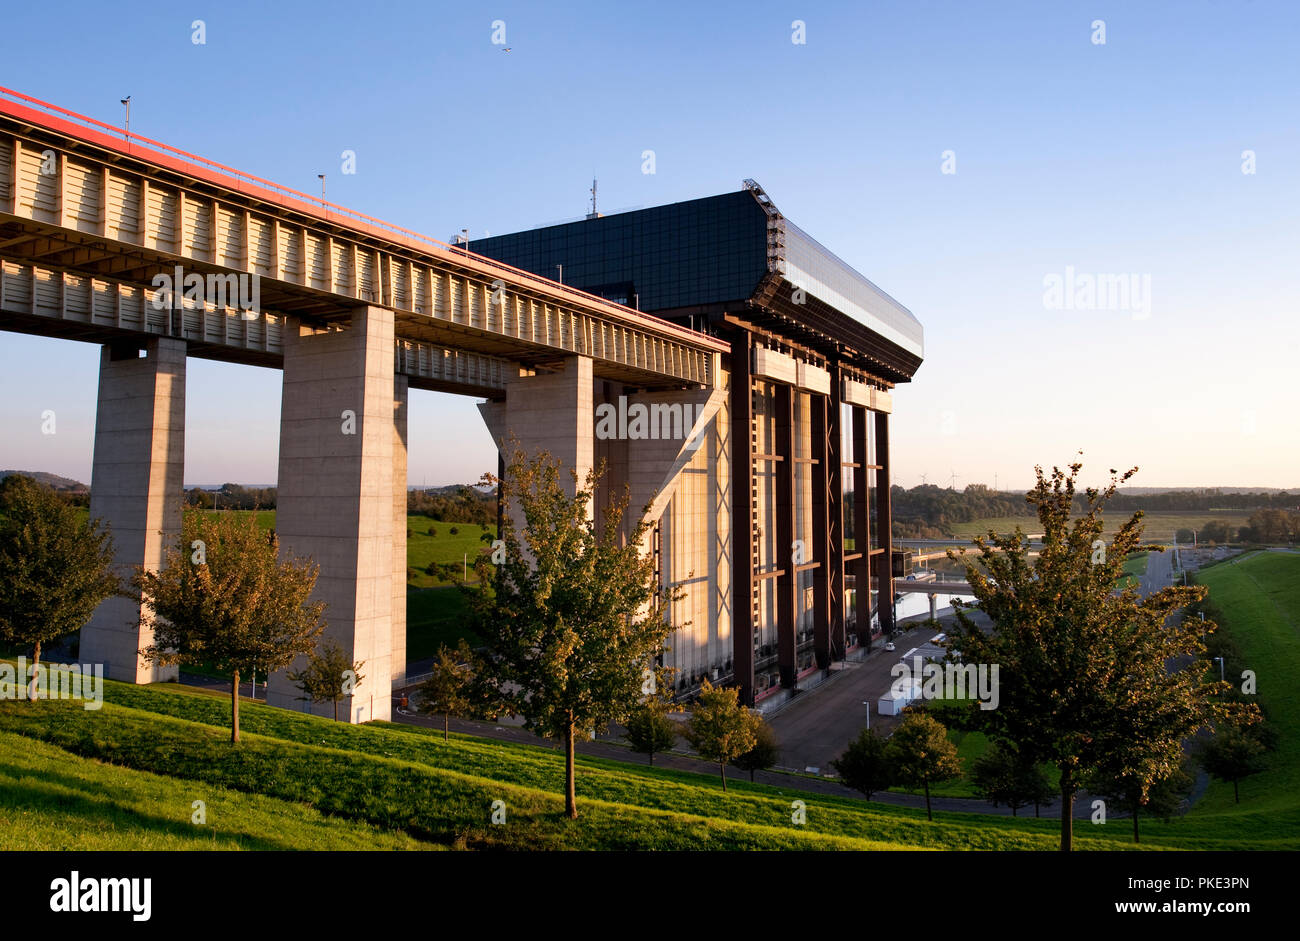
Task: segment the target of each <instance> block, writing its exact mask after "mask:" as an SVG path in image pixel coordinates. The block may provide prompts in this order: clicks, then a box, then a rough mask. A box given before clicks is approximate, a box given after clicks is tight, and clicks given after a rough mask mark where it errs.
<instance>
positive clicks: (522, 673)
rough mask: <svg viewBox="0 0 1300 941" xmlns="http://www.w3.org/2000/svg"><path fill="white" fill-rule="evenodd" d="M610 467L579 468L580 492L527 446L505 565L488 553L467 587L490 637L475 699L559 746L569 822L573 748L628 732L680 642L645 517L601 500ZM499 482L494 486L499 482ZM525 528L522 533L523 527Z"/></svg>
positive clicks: (511, 493)
mask: <svg viewBox="0 0 1300 941" xmlns="http://www.w3.org/2000/svg"><path fill="white" fill-rule="evenodd" d="M603 472H604V467H603V465H602V466H601V467H600V468H597V469H596V470H593V471H591V472H589V473H588V474H587V475H586V478H585V480H582V479H580V478H579V476H578V474H577V473H576V472H575V471H573V470H572V469H570V470H569V476H570V478H571V480H572V490H567V491H566V488H565V487H563V486H562V485H561V482H560V465H559V463H558V462H557V461H556V460H555V459H554V458H552V457H551V456H550V455H549V454H548V453H546V452H541V453H540V454H538V455H537V456H536V457H535V458H533V459H531V460H530V459H528V458H527V457H526V456H525V455H524V454H523V453H522V452H521V450H520V449H519V447H518V445H517V444H516V445H515V447H514V448H513V453H512V455H511V458H510V461H509V466H508V469H507V472H506V476H505V479H504V480H503V481H499V482H498V483H499V486H500V490H501V499H502V501H504V505H505V506H507V507H510V508H511V512H507V513H505V514H503V520H502V527H501V539H502V547H501V548H502V550H503V551H502V553H501V554H500V555H501V556H503V558H502V561H501V564H500V565H495V566H494V565H493V563H492V554H490V553H489V554H480V555H479V557H478V558H477V559H476V560H475V563H474V570H475V574H476V575H477V576H478V582H477V584H476V585H474V586H469V587H466V588H464V589H462V590H463V591H464V592H465V593H466V597H467V599H468V602H469V610H470V622H471V627H472V628H473V629H474V632H475V633H476V634H477V635H478V636H479V637H480V638H481V639H482V646H481V647H480V648H479V649H478V650H476V651H475V659H474V672H475V674H476V677H477V681H476V683H475V691H476V698H477V699H479V700H488V699H491V700H495V701H496V702H499V703H501V705H502V708H503V710H504V711H506V712H508V713H510V714H512V715H520V716H523V717H524V721H525V726H526V727H527V728H529V729H531V730H533V731H536V732H540V733H541V734H544V735H548V736H550V737H553V738H559V739H562V740H563V741H564V750H565V795H564V797H565V813H566V814H567V816H568V817H569V818H571V819H576V818H577V816H578V806H577V800H576V797H575V793H574V760H573V759H574V744H575V742H576V741H577V740H580V739H581V740H585V739H586V738H587V737H589V736H590V735H592V734H594V731H595V729H596V728H598V727H602V726H605V725H607V724H608V723H610V722H619V723H625V722H626V721H627V718H628V716H629V715H630V714H631V712H632V711H633V710H634V709H636V707H637V705H638V704H639V703H640V701H641V697H642V692H641V689H642V682H643V675H642V671H643V670H644V669H646V668H647V665H648V664H652V663H654V661H655V658H656V657H657V656H658V655H659V653H660V652H661V651H662V650H663V646H664V642H665V640H666V639H667V638H668V635H669V634H670V633H671V632H672V627H671V626H670V625H669V623H668V621H667V617H666V612H667V609H668V605H669V604H670V603H671V602H672V601H674V600H676V599H677V598H678V597H679V595H678V593H677V592H676V591H675V590H672V589H665V588H661V587H660V584H659V578H658V574H657V572H656V570H655V562H654V558H653V557H652V556H651V555H649V554H644V555H643V554H642V551H641V545H642V543H643V541H644V540H645V539H646V538H647V534H648V532H649V524H648V523H647V522H646V520H645V513H644V510H643V511H642V513H641V516H640V518H638V519H637V520H636V521H635V522H634V523H633V524H632V525H630V526H628V527H626V528H625V527H624V526H623V518H624V513H625V511H626V509H627V503H628V498H627V495H626V491H625V492H624V494H623V495H622V497H621V498H617V499H615V500H613V501H612V502H611V503H610V505H608V506H606V507H604V508H603V513H601V514H600V517H599V521H597V514H596V513H595V512H594V510H595V507H594V506H593V503H594V494H595V492H596V486H597V483H598V481H599V479H600V477H601V475H602V474H603ZM487 479H488V480H489V481H490V482H493V481H495V478H492V477H490V476H489V477H488V478H487ZM520 522H521V523H522V526H521V525H520Z"/></svg>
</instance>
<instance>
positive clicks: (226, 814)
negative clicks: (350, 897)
mask: <svg viewBox="0 0 1300 941" xmlns="http://www.w3.org/2000/svg"><path fill="white" fill-rule="evenodd" d="M0 753H3V757H0V834H3V836H0V846H3V847H4V849H6V850H121V849H146V850H184V849H201V850H212V849H217V850H235V849H269V850H277V849H312V850H371V849H373V850H388V849H425V848H437V847H436V846H432V845H431V844H428V843H421V842H420V841H418V840H415V839H412V838H411V837H410V836H408V835H407V834H405V833H401V832H399V831H386V830H381V829H379V828H378V827H373V826H370V825H368V824H364V823H357V822H355V821H351V820H346V819H342V818H331V817H327V816H325V815H323V814H322V813H321V812H320V811H318V810H315V809H313V808H312V807H309V806H306V805H303V804H298V803H292V802H288V801H282V800H276V799H274V798H271V797H264V796H262V795H260V794H247V793H243V792H241V791H237V790H230V789H228V788H224V787H214V786H210V785H206V784H200V783H198V782H193V781H185V780H178V779H176V778H171V777H166V776H164V775H158V774H149V773H147V772H144V771H132V770H130V769H129V768H122V767H118V766H116V765H109V764H104V763H103V762H100V761H96V760H94V759H92V758H80V757H77V756H76V755H73V754H69V753H68V752H66V751H64V750H62V749H60V748H57V747H55V746H53V745H47V744H45V743H44V742H38V741H33V740H32V739H30V738H24V737H22V736H19V735H14V734H13V733H10V732H0ZM195 801H202V802H203V804H204V805H205V806H204V807H203V815H204V818H205V820H204V822H203V823H201V824H200V823H196V822H194V815H195V811H196V808H195V807H194V802H195Z"/></svg>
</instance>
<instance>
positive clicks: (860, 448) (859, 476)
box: [853, 405, 871, 650]
mask: <svg viewBox="0 0 1300 941" xmlns="http://www.w3.org/2000/svg"><path fill="white" fill-rule="evenodd" d="M853 460H854V462H855V463H856V464H857V467H856V468H854V471H853V547H854V549H855V550H856V551H857V553H858V557H857V558H856V559H855V560H854V561H853V584H854V586H855V588H856V590H857V599H856V604H855V605H854V608H855V618H856V620H857V634H858V646H859V647H861V648H862V649H863V650H870V649H871V513H870V501H871V488H870V486H869V485H868V479H867V475H868V474H869V473H870V471H868V470H867V464H868V461H867V410H866V409H864V408H861V407H860V406H857V405H855V406H853Z"/></svg>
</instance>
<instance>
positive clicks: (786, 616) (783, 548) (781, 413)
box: [775, 384, 799, 689]
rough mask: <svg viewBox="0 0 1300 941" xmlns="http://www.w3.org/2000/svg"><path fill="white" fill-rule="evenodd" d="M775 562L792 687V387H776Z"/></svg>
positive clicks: (785, 671) (782, 659)
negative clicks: (776, 564)
mask: <svg viewBox="0 0 1300 941" xmlns="http://www.w3.org/2000/svg"><path fill="white" fill-rule="evenodd" d="M775 444H776V454H777V456H778V457H780V458H781V460H780V461H777V462H776V552H777V557H776V561H777V563H778V565H779V566H780V570H781V572H782V574H781V575H778V576H777V581H776V660H777V668H778V669H779V670H780V672H781V685H782V686H783V687H785V688H786V689H790V688H791V687H793V686H794V681H795V673H796V662H795V644H796V641H797V637H796V631H795V624H796V622H797V621H798V610H799V609H798V597H797V593H796V591H795V579H796V575H795V570H794V564H795V552H794V540H795V532H794V508H795V500H794V481H795V472H794V389H793V388H792V387H791V386H788V385H784V384H781V385H777V386H776V442H775Z"/></svg>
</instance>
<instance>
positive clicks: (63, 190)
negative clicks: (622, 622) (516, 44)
mask: <svg viewBox="0 0 1300 941" xmlns="http://www.w3.org/2000/svg"><path fill="white" fill-rule="evenodd" d="M561 265H563V271H564V281H565V282H566V283H565V284H560V283H558V282H557V281H554V280H551V278H550V275H551V274H552V273H553V272H555V271H556V270H557V268H559V266H561ZM168 278H170V280H171V282H172V283H173V284H175V286H176V290H174V291H170V292H169V291H168V290H167V280H168ZM191 280H193V281H194V282H197V284H201V285H203V287H204V288H205V289H204V290H195V291H194V292H192V293H191V292H190V291H189V290H188V288H189V287H190V282H191ZM213 288H218V289H221V290H216V291H214V290H212V289H213ZM183 289H185V290H183ZM250 295H251V296H252V297H253V298H255V300H254V301H253V302H252V303H249V302H248V300H249V297H250ZM0 329H3V330H9V331H19V332H25V333H31V334H38V335H42V336H50V337H62V338H67V339H72V340H81V341H83V342H91V343H96V344H98V345H99V346H100V347H101V354H100V371H99V396H98V406H97V412H96V426H95V442H94V460H93V470H92V477H91V514H92V517H99V518H102V519H104V520H105V521H107V523H108V524H109V525H110V526H111V528H112V532H113V535H114V540H115V545H116V551H117V559H116V562H117V565H118V566H119V568H120V571H121V573H122V574H124V575H125V574H128V573H129V572H130V571H131V570H132V568H133V567H135V566H145V567H156V566H157V565H159V564H160V560H161V558H162V554H163V551H164V548H165V547H166V546H168V545H169V544H172V543H173V542H174V541H175V539H176V538H177V536H178V534H179V531H180V522H181V504H182V499H183V487H182V484H183V476H184V453H183V451H184V424H185V369H186V361H187V358H188V357H190V356H196V357H203V358H209V359H216V360H225V361H230V362H237V363H247V364H255V365H261V366H269V367H273V368H277V369H280V370H282V373H283V385H282V398H281V415H280V443H279V476H278V481H277V486H278V504H277V522H276V528H277V532H278V535H279V538H280V544H281V546H282V548H283V549H285V550H286V551H288V552H290V553H292V554H294V555H297V556H310V557H311V558H313V559H314V560H315V561H316V562H317V563H318V564H319V566H320V575H319V579H318V581H317V585H316V597H317V598H318V599H320V600H324V601H325V602H327V603H328V609H327V611H326V619H327V621H328V627H327V636H329V637H330V638H332V639H334V640H336V641H337V642H338V643H340V645H341V646H343V648H344V649H345V650H347V651H349V652H350V653H351V655H352V657H353V659H357V660H364V661H366V664H367V666H366V669H365V670H364V673H365V678H364V680H363V682H362V683H361V684H360V685H359V687H358V689H357V691H356V694H355V696H354V698H353V700H352V705H351V711H350V715H349V718H350V720H351V721H354V722H359V721H367V720H371V719H386V718H388V717H389V715H390V709H391V692H392V689H393V687H394V684H395V683H396V682H400V681H401V680H402V679H403V678H404V674H405V667H406V656H405V654H406V605H405V602H406V505H407V489H406V452H407V432H408V429H407V408H406V405H407V398H408V392H409V390H410V389H411V388H417V389H431V390H437V391H444V392H453V393H459V394H465V395H472V396H475V397H478V398H480V399H483V400H484V401H483V402H482V403H481V404H480V405H479V409H480V411H481V413H482V416H483V419H484V421H485V423H486V425H487V427H488V429H489V431H490V432H491V434H492V437H493V439H494V440H496V441H497V442H498V444H500V443H501V442H502V441H503V440H505V439H506V438H508V437H511V436H513V437H515V438H517V439H518V441H519V443H520V444H521V445H522V446H523V447H524V448H525V449H526V450H528V451H536V450H538V449H542V448H545V449H547V450H549V451H550V452H551V453H552V454H553V455H554V456H555V457H557V458H559V459H560V460H561V461H563V462H564V463H565V464H567V465H568V466H570V467H573V468H576V469H577V470H578V471H579V472H582V471H583V470H585V469H587V468H590V467H591V466H592V465H593V464H595V463H596V462H599V461H604V462H606V463H607V465H608V468H609V474H608V475H607V477H606V479H605V481H604V482H603V486H604V487H605V488H608V489H607V490H606V491H605V493H606V494H608V493H609V490H611V489H613V488H617V489H618V490H621V489H622V487H623V486H627V487H628V488H629V489H630V491H631V506H632V507H634V508H640V507H642V506H647V505H648V506H649V507H650V520H651V521H652V523H653V530H652V532H651V534H650V536H649V537H648V538H647V543H646V545H645V546H643V549H644V551H646V552H647V553H653V555H654V558H655V561H656V569H657V570H658V571H659V573H660V578H661V581H662V583H663V584H665V585H672V586H676V587H679V588H682V589H684V591H685V596H684V599H683V601H682V602H680V603H679V604H678V605H677V606H676V607H675V609H674V610H673V612H672V614H671V617H672V618H673V623H674V624H675V625H677V626H678V629H677V631H676V632H675V633H674V636H673V638H672V640H671V642H670V650H669V652H668V653H667V654H666V661H665V662H666V664H667V665H669V666H672V667H674V668H675V669H677V670H678V671H679V677H680V679H679V681H678V686H679V690H678V691H679V692H680V693H682V694H689V693H690V691H691V690H692V689H694V688H695V687H697V686H698V685H699V684H700V683H701V682H702V681H703V680H704V679H705V678H711V679H712V680H713V681H714V682H715V683H727V684H732V685H735V686H736V687H737V688H738V689H739V691H740V695H741V698H742V700H743V701H744V702H746V703H748V704H756V703H758V702H760V701H762V700H768V701H776V700H775V699H769V697H776V696H778V695H779V696H786V695H792V694H793V693H794V691H796V690H797V689H798V688H800V684H804V683H811V682H815V681H816V680H817V679H818V676H825V675H826V674H827V673H828V671H829V670H830V669H832V667H833V664H834V663H836V662H842V661H844V660H847V659H851V658H853V657H856V656H861V654H862V653H863V652H864V651H865V650H866V649H867V648H868V647H869V646H870V644H871V643H872V638H873V637H874V636H876V635H877V634H879V633H880V632H881V631H882V630H889V629H890V628H892V626H893V599H894V590H895V584H896V582H895V579H894V578H893V577H892V576H893V575H894V574H896V573H895V572H894V561H893V555H892V540H891V538H890V534H891V527H890V518H891V510H890V499H889V495H890V477H891V458H890V447H889V419H890V415H891V413H892V403H893V390H894V388H895V386H896V385H897V384H898V383H905V382H909V381H911V378H912V376H913V374H914V373H915V372H916V370H917V369H918V368H919V366H920V365H921V362H922V355H923V331H922V328H921V325H920V323H919V322H918V321H917V320H916V318H915V317H913V316H912V314H911V313H910V312H909V311H908V310H907V309H906V308H904V307H903V306H902V305H900V304H899V303H898V302H897V301H895V300H894V299H893V298H891V297H889V296H888V295H887V294H885V293H884V292H883V291H881V290H880V289H879V288H877V287H876V286H875V285H874V284H872V283H871V282H870V281H868V280H867V279H866V278H865V277H863V276H862V275H861V274H859V273H858V272H857V271H855V270H854V269H853V268H852V267H850V266H849V265H847V264H846V263H845V262H843V261H842V260H841V259H839V258H838V257H837V256H835V255H834V254H832V253H831V252H829V251H828V250H827V249H825V248H824V247H822V246H821V245H820V244H819V243H817V242H816V241H815V240H814V239H812V238H811V237H810V236H808V235H807V234H806V233H804V232H803V231H802V230H801V229H799V228H798V227H797V226H794V225H793V223H791V222H789V220H787V219H786V218H785V217H784V216H783V215H782V214H781V213H780V212H778V211H777V210H776V207H775V206H774V205H773V204H772V201H771V200H770V199H769V198H768V196H767V194H766V193H765V192H763V190H762V188H761V187H759V186H758V185H757V184H756V183H754V181H752V180H747V181H746V182H745V187H744V189H742V190H740V191H738V192H735V193H729V194H722V195H719V196H715V197H707V198H704V199H700V200H693V201H688V202H686V203H679V204H674V205H671V206H664V207H655V208H653V209H648V210H640V211H636V212H629V213H621V214H614V215H611V216H608V217H603V216H601V215H600V214H599V213H597V212H595V207H594V206H593V211H592V213H591V214H589V215H588V216H587V218H586V220H582V221H579V222H576V223H574V224H564V225H559V226H552V227H548V228H545V229H541V230H533V231H529V232H523V233H515V234H513V235H509V236H502V237H497V238H493V239H486V240H482V241H479V242H474V243H470V244H466V245H460V246H451V245H446V244H444V243H441V242H438V241H435V240H433V239H429V238H426V237H425V236H422V235H420V234H418V233H415V232H412V231H409V230H406V229H402V228H399V227H396V226H393V225H390V224H388V223H385V222H382V221H380V220H377V219H373V218H370V217H368V216H365V215H362V214H360V213H357V212H354V211H351V210H348V209H345V208H343V207H340V206H337V205H334V204H331V203H328V202H325V201H324V200H322V199H316V198H314V197H311V196H307V195H305V194H303V193H299V192H296V191H293V190H290V189H287V188H285V187H282V186H279V185H277V184H274V183H271V182H269V181H266V180H262V179H259V178H256V177H253V176H250V175H248V174H246V173H242V172H240V171H238V170H234V169H231V168H230V167H226V166H222V165H219V164H215V163H212V162H211V161H208V160H205V159H203V158H200V157H196V156H193V155H191V154H186V153H184V152H182V151H178V150H175V149H174V148H171V147H169V146H167V145H165V144H161V143H159V142H156V141H151V140H148V139H145V138H142V137H139V136H137V135H133V134H127V133H124V132H123V131H122V130H120V129H118V128H115V127H112V126H110V125H107V124H103V123H101V122H98V121H95V120H92V119H90V118H86V117H83V116H81V115H77V114H75V113H72V112H69V111H66V110H64V109H61V108H59V107H57V106H55V105H51V104H47V103H45V102H41V101H37V100H35V99H32V98H29V97H26V96H24V95H22V94H20V93H18V92H13V91H9V90H7V89H0ZM638 406H644V407H645V409H647V410H655V409H658V410H660V411H661V412H662V413H664V414H676V413H678V412H679V413H680V414H681V415H682V416H687V415H689V416H690V417H689V420H686V421H685V422H684V423H683V424H684V425H686V426H689V427H682V428H680V429H677V432H676V433H674V434H671V435H659V436H654V435H649V436H647V435H643V434H642V435H639V434H634V433H627V434H624V433H623V430H624V425H625V424H626V422H625V417H626V415H627V414H628V413H632V412H635V410H636V409H637V407H638ZM615 412H617V414H618V415H619V416H620V417H619V421H618V423H617V425H618V428H619V433H617V434H612V435H611V434H608V433H604V434H602V432H601V429H602V427H607V426H605V425H603V424H602V423H605V422H607V421H608V420H609V419H610V416H612V415H613V414H615ZM601 496H603V495H602V494H598V498H599V497H601ZM904 590H911V589H910V588H905V589H904ZM928 590H929V591H930V592H933V591H934V587H933V586H931V587H929V589H928ZM81 636H82V640H81V658H82V659H83V660H86V661H88V662H98V663H103V664H104V665H105V669H106V672H107V674H108V676H110V677H111V678H113V679H118V680H126V681H131V682H137V683H147V682H153V681H157V680H162V679H167V678H169V677H168V676H167V674H166V671H164V670H160V669H155V668H153V667H151V666H150V665H148V664H146V663H144V662H143V661H142V659H141V658H140V657H139V655H138V651H139V649H140V648H141V647H143V646H146V645H147V644H148V643H150V641H151V639H152V630H151V627H150V615H149V612H148V610H147V608H146V610H143V611H142V610H140V609H139V607H137V606H135V605H133V604H132V603H131V602H129V601H127V600H125V599H121V598H118V599H112V600H110V601H107V602H105V603H104V604H103V605H101V606H100V608H99V609H98V610H97V611H96V612H95V614H94V615H93V617H92V619H91V621H90V622H89V623H88V624H87V625H86V626H85V627H84V628H83V629H82V634H81ZM814 674H818V676H814ZM268 701H269V702H271V703H272V704H275V705H280V706H286V707H291V708H302V706H301V703H300V702H299V701H298V699H297V690H296V689H293V688H292V687H291V685H290V684H289V683H288V681H287V680H286V678H285V676H284V674H283V673H277V674H273V675H272V676H271V678H270V681H269V686H268Z"/></svg>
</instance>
